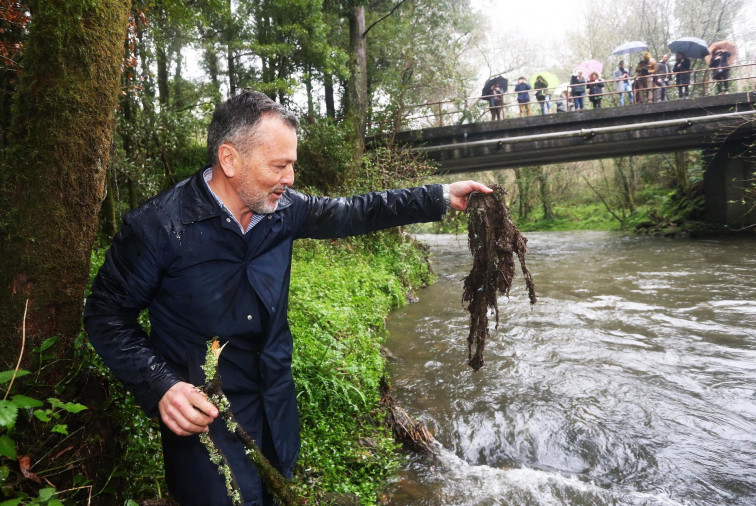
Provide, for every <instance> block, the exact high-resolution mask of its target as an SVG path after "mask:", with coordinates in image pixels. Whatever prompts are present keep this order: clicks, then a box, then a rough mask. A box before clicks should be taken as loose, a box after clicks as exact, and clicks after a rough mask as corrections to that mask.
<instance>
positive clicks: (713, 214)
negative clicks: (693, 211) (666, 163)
mask: <svg viewBox="0 0 756 506" xmlns="http://www.w3.org/2000/svg"><path fill="white" fill-rule="evenodd" d="M754 143H756V138H750V139H745V140H744V141H739V142H729V143H725V144H723V145H721V146H720V147H718V148H717V149H713V150H706V151H704V163H705V172H704V194H705V197H706V221H708V222H709V223H720V224H725V225H727V226H729V227H730V228H733V229H741V228H743V227H747V226H749V225H750V226H752V225H756V195H755V193H756V192H754V190H753V189H751V190H750V191H749V188H754V186H755V185H756V150H754V149H753V147H751V146H753V144H754Z"/></svg>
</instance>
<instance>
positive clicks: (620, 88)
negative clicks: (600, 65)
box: [612, 60, 633, 105]
mask: <svg viewBox="0 0 756 506" xmlns="http://www.w3.org/2000/svg"><path fill="white" fill-rule="evenodd" d="M612 77H613V78H614V80H615V81H616V86H617V92H618V93H619V105H625V95H627V97H628V103H630V104H632V103H633V91H632V90H633V89H632V87H631V86H630V79H629V75H628V72H627V69H626V68H625V62H624V61H622V60H620V62H619V65H617V70H615V71H614V73H613V74H612Z"/></svg>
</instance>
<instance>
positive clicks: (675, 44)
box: [667, 37, 709, 58]
mask: <svg viewBox="0 0 756 506" xmlns="http://www.w3.org/2000/svg"><path fill="white" fill-rule="evenodd" d="M667 47H668V48H669V49H671V50H672V51H674V52H675V53H682V54H684V55H685V56H687V57H688V58H703V57H704V56H706V55H708V54H709V45H708V44H707V43H706V41H704V40H702V39H699V38H698V37H680V38H679V39H676V40H673V41H672V42H670V43H669V44H667Z"/></svg>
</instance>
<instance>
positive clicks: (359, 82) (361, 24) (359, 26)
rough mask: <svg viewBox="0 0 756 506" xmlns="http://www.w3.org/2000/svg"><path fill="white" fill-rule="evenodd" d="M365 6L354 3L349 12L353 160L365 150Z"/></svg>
mask: <svg viewBox="0 0 756 506" xmlns="http://www.w3.org/2000/svg"><path fill="white" fill-rule="evenodd" d="M364 34H365V6H364V5H355V6H354V7H353V8H352V11H351V12H350V13H349V53H350V59H349V63H350V71H351V75H350V77H349V83H348V88H347V93H348V95H349V102H348V103H349V109H348V110H347V114H346V116H347V119H348V121H349V122H350V124H351V125H352V131H353V135H354V141H355V161H356V162H359V160H360V159H361V158H362V153H363V151H364V150H365V122H366V119H365V118H366V117H367V52H366V44H365V35H364Z"/></svg>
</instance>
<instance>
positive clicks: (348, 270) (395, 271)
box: [289, 231, 431, 504]
mask: <svg viewBox="0 0 756 506" xmlns="http://www.w3.org/2000/svg"><path fill="white" fill-rule="evenodd" d="M430 281H431V272H430V267H429V264H428V261H427V257H426V253H425V250H424V248H422V247H421V246H419V245H418V244H417V243H416V242H415V241H414V240H412V239H410V238H409V237H408V236H406V235H402V234H401V233H399V232H397V231H387V232H383V233H379V234H372V235H370V236H368V237H363V238H356V239H349V240H341V241H334V242H325V241H300V242H297V245H296V248H295V254H294V261H293V263H292V277H291V298H290V301H289V321H290V325H291V330H292V333H293V335H294V358H293V364H292V369H293V372H294V379H295V382H296V384H297V391H298V405H299V412H300V424H301V429H300V430H301V435H302V450H301V453H300V456H299V461H298V463H297V467H296V470H295V482H296V483H297V484H298V486H300V487H301V489H302V492H303V494H305V495H309V494H312V493H313V491H317V494H316V495H317V497H318V498H321V497H322V494H323V493H325V492H332V493H339V494H352V495H354V496H357V497H359V500H360V502H361V503H362V504H375V502H376V498H377V494H378V492H379V491H380V490H381V489H382V488H383V487H384V486H385V483H386V480H387V478H388V476H389V474H390V473H391V472H392V471H393V470H394V469H396V468H397V466H398V464H399V460H398V459H399V456H398V455H397V453H396V452H395V451H394V450H395V449H396V443H395V442H394V439H393V436H392V434H391V433H390V431H388V429H387V428H386V427H385V426H384V423H383V412H382V410H380V409H379V406H378V402H379V394H378V384H379V381H380V378H381V376H383V374H384V371H385V365H386V364H385V359H384V358H383V356H382V355H381V346H382V344H383V341H384V338H385V336H384V333H383V328H384V320H385V318H386V316H387V315H388V313H389V312H390V311H391V310H392V309H394V308H397V307H400V306H403V305H405V304H406V300H407V296H408V294H411V293H412V292H413V291H414V290H416V289H418V288H420V287H422V286H425V285H427V284H428V283H429V282H430ZM355 498H356V497H355Z"/></svg>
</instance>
